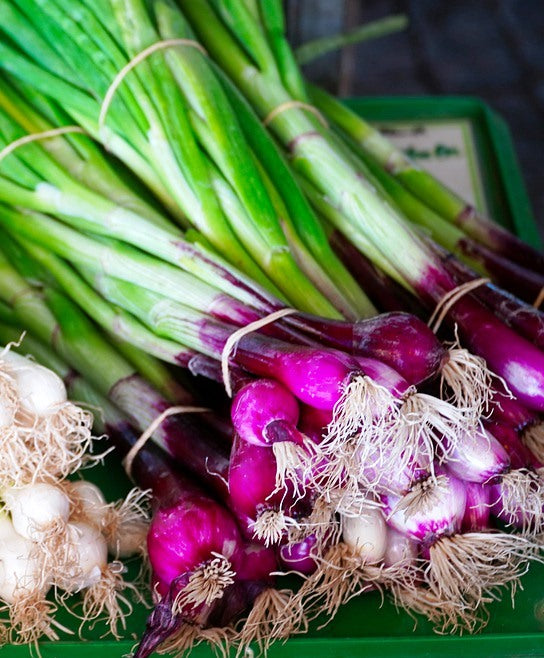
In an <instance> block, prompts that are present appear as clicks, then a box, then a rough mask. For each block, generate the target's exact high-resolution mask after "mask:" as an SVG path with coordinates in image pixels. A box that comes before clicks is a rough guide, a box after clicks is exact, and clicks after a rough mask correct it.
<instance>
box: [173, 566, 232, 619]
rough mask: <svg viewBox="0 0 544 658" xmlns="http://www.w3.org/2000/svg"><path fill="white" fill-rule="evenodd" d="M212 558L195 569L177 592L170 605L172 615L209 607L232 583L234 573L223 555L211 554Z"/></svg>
mask: <svg viewBox="0 0 544 658" xmlns="http://www.w3.org/2000/svg"><path fill="white" fill-rule="evenodd" d="M212 555H213V558H212V559H211V560H208V561H206V562H204V563H203V564H201V565H200V566H199V567H197V568H196V569H195V570H194V571H193V573H192V574H191V576H190V577H189V580H188V582H187V584H186V585H185V586H184V587H183V588H182V589H181V590H180V591H179V592H178V594H177V595H176V598H175V600H174V602H173V604H172V614H174V615H176V614H181V613H182V612H183V611H184V610H185V608H186V607H192V608H197V607H198V606H199V605H201V604H205V605H210V604H211V603H213V601H215V600H216V599H220V598H221V597H222V596H223V593H224V591H225V589H226V588H227V587H229V585H232V584H233V583H234V577H235V576H236V572H235V571H233V569H232V565H231V563H230V562H229V561H228V560H227V558H226V557H225V556H224V555H220V554H219V553H212Z"/></svg>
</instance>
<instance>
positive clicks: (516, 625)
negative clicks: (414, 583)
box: [1, 98, 544, 658]
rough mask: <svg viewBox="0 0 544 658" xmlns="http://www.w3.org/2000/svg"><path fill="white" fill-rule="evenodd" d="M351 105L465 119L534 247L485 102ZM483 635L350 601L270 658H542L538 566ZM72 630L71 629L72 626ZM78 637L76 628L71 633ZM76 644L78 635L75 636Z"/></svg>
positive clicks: (503, 215)
mask: <svg viewBox="0 0 544 658" xmlns="http://www.w3.org/2000/svg"><path fill="white" fill-rule="evenodd" d="M347 102H348V103H349V105H350V106H351V107H352V108H353V109H355V110H356V111H357V112H360V113H361V114H362V115H363V116H365V118H367V119H369V120H371V121H373V122H376V123H379V124H380V125H383V124H384V123H385V124H389V123H391V124H395V123H397V124H398V123H402V124H406V123H407V122H414V123H419V124H421V123H432V122H437V121H442V122H446V121H447V122H455V121H458V120H467V119H468V120H469V126H470V139H472V140H473V144H474V150H475V153H476V154H477V155H476V166H477V168H478V171H479V177H480V181H481V184H482V187H483V194H484V196H485V204H486V206H487V207H488V209H489V210H490V213H491V215H492V216H493V217H494V219H495V220H496V221H498V222H499V223H501V224H503V225H504V226H507V227H509V228H510V229H511V230H513V231H515V232H516V233H517V234H518V235H519V236H520V237H522V238H523V239H524V240H526V241H528V242H530V243H531V244H533V245H534V246H536V247H540V241H539V237H538V232H537V230H536V226H535V222H534V219H533V216H532V214H531V209H530V204H529V201H528V198H527V194H526V192H525V188H524V185H523V181H522V178H521V175H520V172H519V168H518V165H517V160H516V157H515V154H514V150H513V147H512V142H511V139H510V136H509V132H508V129H507V127H506V125H505V123H504V122H503V121H502V120H501V119H500V118H499V117H498V116H497V115H496V114H495V113H494V112H493V111H492V110H490V109H489V108H488V107H487V106H486V105H485V104H484V103H482V102H481V101H480V100H478V99H472V98H369V99H350V100H349V101H347ZM88 476H89V478H91V479H94V480H95V481H96V482H97V483H99V484H100V485H101V486H103V488H104V490H105V491H106V492H107V494H108V497H109V498H110V499H114V498H116V497H119V496H121V495H123V493H125V492H126V491H127V490H128V488H129V486H130V485H129V483H128V481H127V480H126V478H125V476H124V474H123V473H122V472H121V470H120V467H119V466H118V465H116V464H114V463H113V462H111V461H109V462H106V464H105V466H104V467H100V468H95V469H92V470H91V471H89V473H88ZM490 612H491V619H490V622H489V625H488V626H487V628H486V629H485V630H484V631H483V632H482V633H481V634H479V635H476V636H463V637H458V636H438V635H436V634H435V633H433V631H432V629H431V628H430V626H429V625H428V624H427V623H426V622H425V621H424V620H420V621H418V623H417V625H415V624H414V620H413V619H412V618H410V617H409V616H408V615H407V614H405V613H399V612H397V611H396V610H395V608H394V607H393V606H392V605H391V604H390V603H389V602H387V601H382V599H381V598H380V596H379V595H378V594H377V593H373V594H369V595H364V596H361V597H359V598H358V599H356V600H354V601H352V602H351V603H350V604H349V605H347V606H345V607H344V609H343V610H342V611H341V612H340V613H339V614H338V616H337V617H336V618H335V619H334V620H333V621H332V622H331V623H330V624H328V625H327V626H326V627H325V628H323V629H321V630H317V629H316V628H315V627H314V628H312V629H311V631H310V632H309V633H308V635H305V636H302V637H297V638H293V639H291V640H289V641H288V642H287V643H285V644H283V645H276V646H274V647H273V648H272V649H271V651H270V658H274V657H278V658H280V657H283V658H291V657H292V658H316V656H318V655H321V656H330V657H331V658H345V657H346V656H359V655H361V656H365V657H367V658H373V657H374V656H376V657H378V656H380V657H384V658H385V657H391V656H395V657H399V658H400V657H403V656H419V657H421V658H423V657H425V656H460V655H464V656H478V657H479V658H483V657H487V656H488V657H490V658H491V657H493V658H497V657H500V656H511V657H514V656H543V657H544V566H541V565H535V566H533V567H531V569H530V571H529V573H528V574H527V575H526V576H525V578H524V579H523V591H519V592H518V593H517V595H516V599H515V608H514V609H512V605H511V603H510V600H509V597H508V594H507V593H505V600H504V601H502V602H501V603H495V604H493V605H491V606H490ZM146 616H147V611H146V610H145V609H144V608H143V607H141V606H139V607H136V608H135V610H134V613H133V614H132V615H131V616H130V618H129V619H128V622H127V631H126V634H125V636H126V637H127V638H132V639H127V640H123V641H121V642H115V641H111V640H107V639H101V638H102V636H103V634H104V632H105V628H104V627H103V626H97V627H96V628H94V629H92V630H90V631H89V630H86V632H85V638H81V639H76V640H73V639H67V640H63V641H60V642H56V643H50V642H44V643H43V644H42V645H40V652H41V654H42V656H43V658H98V657H101V658H121V657H122V656H126V655H127V654H128V653H129V652H130V649H131V648H132V647H133V646H134V644H135V641H136V638H137V637H138V635H139V634H140V633H141V631H142V630H143V628H144V624H145V618H146ZM67 623H69V624H70V628H74V623H73V621H72V622H67ZM75 630H76V632H77V628H75ZM76 638H77V635H76ZM29 655H30V652H29V648H28V647H24V646H7V647H4V648H3V649H2V650H1V658H22V657H23V656H25V657H26V656H29ZM193 655H194V656H195V657H197V658H198V657H199V656H206V657H208V656H211V652H210V650H209V649H208V648H207V647H205V646H200V647H197V648H196V649H195V651H194V654H193Z"/></svg>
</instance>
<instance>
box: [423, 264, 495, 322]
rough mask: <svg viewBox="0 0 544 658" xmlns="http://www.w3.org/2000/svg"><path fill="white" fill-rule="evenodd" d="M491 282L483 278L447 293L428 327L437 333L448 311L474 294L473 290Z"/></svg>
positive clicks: (439, 303) (434, 312)
mask: <svg viewBox="0 0 544 658" xmlns="http://www.w3.org/2000/svg"><path fill="white" fill-rule="evenodd" d="M490 282H491V280H490V279H488V278H487V277H482V278H481V279H473V280H472V281H467V282H466V283H463V284H461V285H460V286H457V288H453V290H450V291H449V292H447V293H446V294H445V295H444V296H443V297H442V299H441V300H440V301H439V302H438V304H437V305H436V308H435V309H434V311H433V314H432V315H431V317H430V319H429V322H427V326H428V327H430V328H431V329H432V331H433V333H436V332H437V331H438V329H439V328H440V325H441V324H442V322H443V320H444V318H445V317H446V315H447V314H448V311H449V310H450V309H451V307H452V306H453V305H454V304H456V303H457V302H458V301H459V300H460V299H461V297H464V296H465V295H467V294H468V293H469V292H472V291H473V290H476V288H479V287H480V286H483V285H485V284H486V283H490ZM433 323H434V326H433Z"/></svg>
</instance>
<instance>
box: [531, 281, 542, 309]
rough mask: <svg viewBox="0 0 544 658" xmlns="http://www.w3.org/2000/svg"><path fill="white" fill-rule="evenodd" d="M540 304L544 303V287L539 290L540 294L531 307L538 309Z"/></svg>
mask: <svg viewBox="0 0 544 658" xmlns="http://www.w3.org/2000/svg"><path fill="white" fill-rule="evenodd" d="M542 302H544V286H543V287H542V288H541V289H540V292H539V293H538V295H537V296H536V299H535V301H534V302H533V306H534V307H535V308H540V307H541V306H542Z"/></svg>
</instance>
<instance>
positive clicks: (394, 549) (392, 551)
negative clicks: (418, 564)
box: [383, 526, 418, 567]
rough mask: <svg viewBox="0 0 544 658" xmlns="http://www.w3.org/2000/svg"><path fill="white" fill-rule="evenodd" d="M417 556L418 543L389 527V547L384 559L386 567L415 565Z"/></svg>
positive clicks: (386, 549)
mask: <svg viewBox="0 0 544 658" xmlns="http://www.w3.org/2000/svg"><path fill="white" fill-rule="evenodd" d="M417 556H418V550H417V544H416V542H415V541H414V540H413V539H410V537H407V536H406V535H403V534H402V533H401V532H398V531H397V530H395V529H394V528H391V527H389V526H388V527H387V546H386V548H385V555H384V558H383V560H384V564H385V566H386V567H392V566H395V565H396V564H406V565H408V564H413V563H414V562H415V561H416V560H417Z"/></svg>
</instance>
